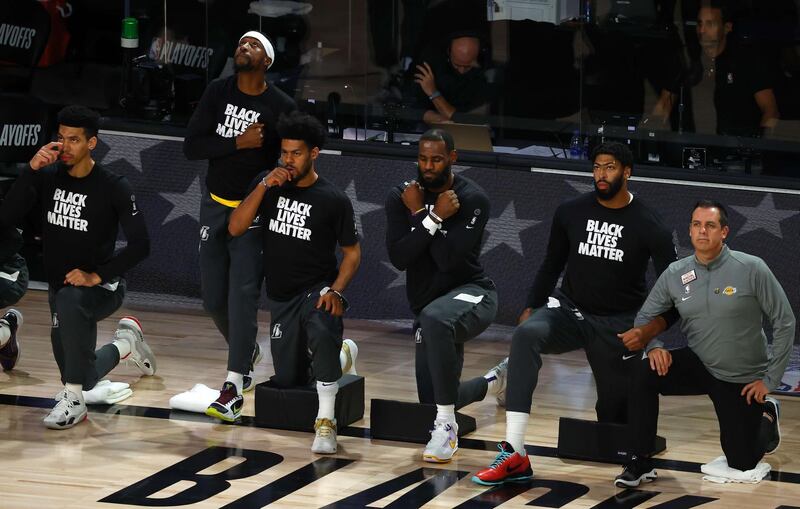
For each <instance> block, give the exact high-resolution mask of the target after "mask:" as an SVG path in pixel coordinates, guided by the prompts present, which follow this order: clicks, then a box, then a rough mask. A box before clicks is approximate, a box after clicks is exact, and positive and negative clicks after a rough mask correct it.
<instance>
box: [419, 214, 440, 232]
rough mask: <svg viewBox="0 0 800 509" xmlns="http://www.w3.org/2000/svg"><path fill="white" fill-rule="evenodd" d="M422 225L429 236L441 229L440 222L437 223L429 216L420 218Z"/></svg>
mask: <svg viewBox="0 0 800 509" xmlns="http://www.w3.org/2000/svg"><path fill="white" fill-rule="evenodd" d="M422 227H423V228H425V229H426V230H428V233H430V234H431V236H434V235H436V232H437V231H439V230H441V229H442V225H441V223H437V222H436V221H434V220H433V218H432V217H431V216H425V219H423V220H422Z"/></svg>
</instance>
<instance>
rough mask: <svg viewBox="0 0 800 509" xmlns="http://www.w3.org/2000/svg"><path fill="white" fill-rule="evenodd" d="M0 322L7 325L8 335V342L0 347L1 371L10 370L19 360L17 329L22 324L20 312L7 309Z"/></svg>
mask: <svg viewBox="0 0 800 509" xmlns="http://www.w3.org/2000/svg"><path fill="white" fill-rule="evenodd" d="M0 324H2V325H4V326H6V327H8V330H9V332H10V336H9V338H8V342H7V343H6V344H5V345H3V347H2V348H0V365H1V366H3V371H11V370H12V369H14V366H16V365H17V361H18V360H19V341H17V329H19V326H20V325H22V313H20V312H19V311H17V310H16V309H9V310H8V312H7V313H6V314H5V315H4V316H3V317H2V318H0Z"/></svg>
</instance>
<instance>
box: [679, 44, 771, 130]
mask: <svg viewBox="0 0 800 509" xmlns="http://www.w3.org/2000/svg"><path fill="white" fill-rule="evenodd" d="M767 62H768V60H767V59H766V58H764V57H763V56H761V55H759V54H758V52H756V51H755V50H752V49H750V48H745V47H742V45H741V44H740V43H738V42H737V41H736V39H733V38H731V39H729V40H728V45H727V47H726V48H725V51H723V52H722V53H721V54H720V55H719V56H718V57H717V58H716V59H715V60H714V64H713V65H714V69H713V73H714V76H713V79H714V110H715V111H716V118H717V134H724V135H730V136H750V137H758V136H760V135H761V116H762V114H761V109H760V108H759V107H758V103H757V102H756V100H755V94H756V92H760V91H761V90H767V89H770V88H772V87H773V84H772V82H773V77H772V76H771V74H770V72H769V67H768V65H767ZM709 71H710V70H709V69H705V70H704V72H706V73H708V72H709ZM701 76H702V75H698V80H699V79H700V78H701ZM699 83H702V81H698V82H696V83H694V85H695V86H696V85H698V84H699ZM679 85H680V83H678V82H675V83H672V84H671V86H670V87H668V89H669V90H670V92H672V93H674V94H680V87H679ZM692 90H693V91H695V89H694V88H693V89H692ZM694 95H697V94H692V97H691V98H690V100H691V101H693V100H694ZM691 112H692V111H691V108H690V109H689V113H690V114H691Z"/></svg>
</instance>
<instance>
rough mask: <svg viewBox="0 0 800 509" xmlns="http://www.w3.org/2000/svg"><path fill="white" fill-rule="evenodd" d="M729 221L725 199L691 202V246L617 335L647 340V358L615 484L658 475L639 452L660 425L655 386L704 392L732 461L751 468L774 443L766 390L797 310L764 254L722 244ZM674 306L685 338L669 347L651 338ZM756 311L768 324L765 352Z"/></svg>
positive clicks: (776, 379)
mask: <svg viewBox="0 0 800 509" xmlns="http://www.w3.org/2000/svg"><path fill="white" fill-rule="evenodd" d="M729 231H730V229H729V227H728V214H727V212H726V210H725V207H723V206H722V205H721V204H720V203H718V202H714V201H700V202H698V203H697V204H696V205H695V208H694V210H693V212H692V222H691V225H690V227H689V235H690V237H691V239H692V245H693V246H694V248H695V252H694V254H693V255H692V256H688V257H686V258H683V259H682V260H678V261H677V262H674V263H672V264H671V265H670V266H669V267H668V268H667V270H665V271H664V272H663V273H662V274H661V276H660V277H659V278H658V281H657V282H656V284H655V286H653V289H652V290H651V291H650V295H649V296H648V297H647V300H646V301H645V303H644V305H643V306H642V308H641V310H640V311H639V314H638V315H637V317H636V321H635V325H636V326H635V327H634V328H633V329H630V330H629V331H627V332H625V333H623V334H620V335H619V337H620V339H621V340H622V341H623V342H624V343H625V346H627V347H628V348H629V349H631V350H637V349H638V348H641V346H642V345H645V344H646V345H647V347H646V352H647V358H643V359H642V362H641V363H640V365H639V366H638V367H637V369H636V373H635V374H634V380H633V383H632V388H631V395H630V399H629V401H630V403H631V404H630V406H629V409H628V412H629V414H628V415H629V420H628V425H629V431H630V433H631V438H632V441H631V448H632V450H631V451H630V452H631V453H632V455H631V458H632V460H631V462H630V463H629V464H628V465H626V466H625V470H624V471H623V472H622V474H620V475H619V476H617V478H616V479H615V482H614V483H615V484H616V485H617V486H621V487H627V486H638V485H639V483H640V482H643V481H644V482H648V481H652V480H654V479H655V478H656V472H655V470H654V469H653V466H652V462H651V460H650V458H647V457H646V455H647V453H648V451H650V450H652V444H653V440H654V438H655V435H656V428H657V426H658V395H659V394H664V395H694V394H708V396H709V397H710V398H711V401H712V402H713V403H714V409H715V411H716V413H717V419H718V420H719V427H720V443H721V445H722V451H723V452H724V453H725V456H726V458H727V460H728V466H729V467H731V468H734V469H738V470H742V471H746V470H750V469H752V468H754V467H755V466H756V465H757V464H758V462H759V461H760V460H761V458H762V457H763V456H764V454H765V453H767V454H769V453H771V452H774V450H775V449H777V447H778V444H779V443H780V432H779V428H778V413H779V412H778V400H776V399H774V398H770V397H767V394H769V393H770V392H771V391H773V390H775V389H776V388H777V387H778V384H779V383H780V381H781V377H782V376H783V372H784V370H785V369H786V365H787V363H788V362H789V355H790V354H791V350H792V343H793V341H794V334H795V318H794V314H793V313H792V309H791V307H790V305H789V301H788V299H787V298H786V293H785V292H784V291H783V288H781V285H780V283H779V282H778V280H777V279H776V278H775V276H774V275H773V274H772V272H771V271H770V270H769V268H768V267H767V265H766V263H764V260H762V259H761V258H758V257H756V256H752V255H748V254H745V253H742V252H739V251H732V250H731V249H729V248H728V246H726V245H725V244H724V241H725V238H726V237H727V236H728V233H729ZM673 306H674V307H675V308H676V309H677V310H678V312H679V313H680V315H681V320H680V324H681V330H682V331H683V333H684V334H685V335H686V337H687V338H688V340H689V345H688V347H685V348H681V349H678V350H673V351H668V350H666V349H664V345H663V343H662V342H661V341H659V340H657V339H652V338H654V337H655V336H657V335H658V334H659V333H661V332H663V331H664V329H665V328H666V322H665V321H664V319H663V318H661V317H659V315H660V314H662V313H664V312H665V311H666V310H668V309H670V308H671V307H673ZM762 316H766V317H767V319H768V320H769V322H770V324H771V325H772V331H773V343H772V345H773V348H772V357H770V356H769V354H768V352H767V338H766V335H765V334H764V330H763V329H762V327H761V324H762ZM651 339H652V340H651Z"/></svg>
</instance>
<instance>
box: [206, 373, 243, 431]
mask: <svg viewBox="0 0 800 509" xmlns="http://www.w3.org/2000/svg"><path fill="white" fill-rule="evenodd" d="M243 405H244V398H243V397H242V395H241V394H239V392H238V391H237V390H236V386H235V385H234V384H233V382H228V381H226V382H225V383H224V384H222V390H221V391H220V392H219V397H218V398H217V400H216V401H214V402H213V403H211V404H210V405H209V406H208V408H206V415H208V416H210V417H216V418H217V419H220V420H222V421H225V422H236V420H237V419H238V418H239V417H240V416H241V415H242V406H243Z"/></svg>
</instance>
